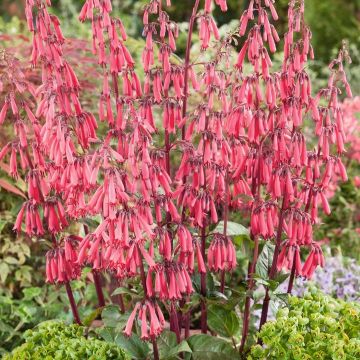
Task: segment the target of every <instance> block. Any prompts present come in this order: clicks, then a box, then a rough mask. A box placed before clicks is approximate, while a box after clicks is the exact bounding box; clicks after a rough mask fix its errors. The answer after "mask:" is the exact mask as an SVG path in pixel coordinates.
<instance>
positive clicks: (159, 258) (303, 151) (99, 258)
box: [0, 0, 351, 354]
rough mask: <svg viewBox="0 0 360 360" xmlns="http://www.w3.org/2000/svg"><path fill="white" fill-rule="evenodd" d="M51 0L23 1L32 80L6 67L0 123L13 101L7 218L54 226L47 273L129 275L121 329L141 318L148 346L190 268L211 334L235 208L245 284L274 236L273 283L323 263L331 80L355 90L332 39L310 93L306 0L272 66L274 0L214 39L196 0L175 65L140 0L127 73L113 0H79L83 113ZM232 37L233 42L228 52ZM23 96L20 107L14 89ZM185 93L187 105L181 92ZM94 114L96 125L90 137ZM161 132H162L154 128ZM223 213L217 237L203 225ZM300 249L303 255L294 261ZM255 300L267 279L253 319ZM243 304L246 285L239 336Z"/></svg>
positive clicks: (339, 169) (253, 6)
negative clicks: (245, 259) (210, 278)
mask: <svg viewBox="0 0 360 360" xmlns="http://www.w3.org/2000/svg"><path fill="white" fill-rule="evenodd" d="M166 5H167V6H170V5H171V4H170V1H168V2H167V4H166ZM48 6H50V1H49V0H47V1H44V0H26V17H27V22H28V27H29V30H30V31H32V32H33V51H32V55H31V62H32V64H33V65H34V66H40V67H41V73H42V82H41V85H40V86H39V87H38V88H37V89H33V88H31V87H30V86H29V85H28V84H26V83H24V82H23V81H22V76H21V74H19V73H18V72H17V69H16V66H12V71H13V72H12V73H9V75H8V76H9V81H10V82H11V84H13V87H12V90H11V91H10V92H9V94H8V95H7V97H6V101H5V103H4V105H3V106H2V109H1V112H0V123H2V122H4V121H5V120H6V118H7V117H8V113H9V112H11V119H12V121H13V125H14V134H15V140H13V141H12V142H11V143H9V144H7V145H6V146H5V147H4V149H3V150H2V151H1V153H0V159H5V158H8V161H9V168H10V174H11V175H12V176H13V177H14V178H16V177H18V176H20V173H24V174H25V173H26V174H27V175H26V177H27V180H28V199H27V201H26V202H24V205H23V207H22V209H21V210H20V212H19V215H18V218H17V220H16V224H15V226H14V229H15V230H17V231H20V230H21V228H22V225H21V224H22V222H23V220H25V231H26V233H27V234H28V235H29V236H39V235H43V234H45V233H47V234H49V235H50V236H51V238H52V243H53V248H52V249H51V250H49V252H48V254H47V256H46V258H47V279H48V281H49V282H60V283H63V282H65V283H68V282H69V281H70V280H72V279H75V278H76V277H78V276H79V274H80V272H81V268H82V267H83V266H85V265H89V266H91V267H92V268H93V270H94V271H95V272H97V273H98V272H101V271H107V272H109V273H110V274H111V275H112V276H114V277H115V278H117V279H118V280H119V281H121V282H122V281H130V282H131V279H132V278H134V277H138V276H139V277H140V279H141V283H142V286H143V289H144V297H143V299H142V300H141V301H140V302H138V303H137V305H135V308H134V309H133V312H132V314H131V316H130V318H129V320H128V323H127V325H126V328H125V331H124V332H125V334H126V335H128V336H130V335H131V331H132V328H133V324H134V321H135V319H138V320H139V321H140V322H141V333H142V335H141V338H142V339H143V340H152V341H153V340H154V338H155V337H156V336H158V335H159V334H160V333H161V332H162V330H163V328H164V316H163V314H162V310H161V307H162V306H163V305H162V304H164V305H166V307H167V308H169V309H170V316H169V317H170V329H171V330H174V331H175V332H177V335H178V339H179V338H180V336H179V335H180V334H179V325H180V328H181V326H182V325H183V324H182V321H181V319H178V316H177V306H178V304H179V303H180V302H186V300H187V299H188V298H189V296H190V295H191V293H192V292H193V291H194V289H193V286H192V279H191V276H192V274H194V273H199V274H200V279H201V280H200V283H201V289H200V291H201V294H202V300H201V310H202V313H201V327H202V331H203V332H206V331H207V324H206V302H205V297H206V295H207V289H206V272H207V271H211V272H214V273H215V274H216V275H217V273H220V277H221V291H224V281H225V276H224V275H225V272H230V271H232V270H233V269H235V268H236V265H237V260H236V250H235V246H234V244H233V242H232V239H231V237H229V236H228V234H227V223H228V220H229V216H230V215H231V212H235V211H237V210H238V209H239V208H241V207H242V206H243V205H247V206H248V208H250V212H251V220H250V235H251V239H252V240H253V241H254V248H255V250H254V259H253V260H252V261H251V263H250V266H249V282H248V286H249V290H251V288H252V287H253V285H254V281H253V274H254V269H255V266H256V260H257V254H258V250H259V241H260V240H261V239H263V240H266V241H274V242H275V244H276V247H275V252H274V258H273V259H272V266H271V270H270V273H269V277H270V279H273V278H274V277H275V275H276V271H278V270H280V269H282V268H287V269H289V270H291V271H292V273H293V274H292V275H293V276H300V275H302V276H305V277H307V278H310V277H311V276H312V274H313V273H314V271H315V269H316V267H318V266H323V265H324V257H323V255H322V250H321V247H320V246H319V244H317V243H316V242H315V241H314V239H313V236H312V231H313V227H314V226H318V225H319V224H320V218H319V209H322V211H323V212H324V213H325V214H329V213H330V208H329V204H328V202H327V197H326V190H327V188H328V187H329V185H330V184H331V181H332V178H333V177H334V175H335V174H338V175H339V176H340V177H341V178H342V179H343V180H345V179H346V170H345V167H344V165H343V163H342V161H341V154H342V153H343V152H344V141H345V134H344V125H343V117H342V109H341V107H340V103H339V101H338V94H339V92H340V89H339V87H338V84H339V83H342V84H343V85H344V87H345V89H346V91H347V93H348V95H349V96H351V91H350V88H349V85H348V82H347V80H346V75H345V72H344V70H343V60H344V59H345V57H346V51H345V50H342V51H341V52H340V54H339V56H338V58H337V59H335V60H334V61H333V62H332V63H331V64H330V70H331V72H332V75H331V77H330V79H329V83H328V86H327V87H326V88H324V89H322V90H321V91H320V92H319V93H318V94H316V95H313V94H312V92H311V81H310V78H309V76H308V74H307V73H306V66H307V61H308V59H309V58H313V50H312V47H311V44H310V39H311V32H310V29H309V28H308V27H307V25H306V24H305V22H304V3H303V1H302V0H291V1H290V3H289V12H288V21H289V23H288V31H287V32H286V34H285V36H284V59H283V63H282V67H281V69H279V71H277V72H272V62H271V53H274V52H275V51H276V50H277V46H278V45H277V43H278V42H279V41H280V38H279V35H278V33H277V31H276V29H275V27H274V25H273V24H272V21H273V20H274V21H275V20H277V18H278V15H277V13H276V10H275V7H274V4H273V1H271V0H264V1H262V0H251V1H250V2H249V6H248V8H247V9H246V10H245V11H244V13H243V15H242V17H241V19H240V26H239V28H238V29H237V30H236V31H235V32H233V33H230V34H228V35H226V36H225V38H224V39H220V35H219V31H218V28H217V25H216V21H215V19H214V18H213V16H212V11H213V3H212V1H210V0H206V1H205V4H204V9H202V10H201V9H200V8H199V1H196V2H195V5H194V8H193V12H192V16H191V19H190V23H189V34H188V42H187V49H186V54H185V60H184V62H181V63H180V64H179V62H178V61H174V59H176V58H175V52H176V40H177V37H178V34H179V29H178V27H177V24H176V23H174V22H173V21H172V20H171V19H170V17H169V14H168V13H167V12H166V10H165V9H164V7H163V2H162V1H161V0H150V1H149V3H148V4H147V5H146V6H145V8H144V16H143V24H144V30H143V36H144V37H145V46H144V49H143V52H142V57H141V60H142V69H143V71H144V72H143V74H139V73H137V72H136V70H135V61H134V59H133V57H132V55H131V53H130V51H129V50H128V46H127V35H126V31H125V29H124V26H123V24H122V22H121V20H120V19H117V18H115V17H113V16H112V5H111V1H110V0H86V1H85V3H84V5H83V7H82V10H81V13H80V16H79V20H80V21H82V22H84V21H86V20H88V21H90V22H91V29H92V51H93V54H94V55H95V56H96V57H97V60H98V64H99V66H100V67H101V71H102V90H101V93H99V96H98V114H95V115H94V114H92V113H90V112H89V111H86V110H84V109H83V108H82V105H81V98H80V84H79V81H78V79H77V77H76V74H75V72H74V70H73V69H72V67H71V66H70V64H69V63H68V62H67V60H66V59H65V57H64V51H63V45H64V42H65V39H64V36H63V35H62V33H61V28H60V23H59V20H58V19H57V17H56V16H54V15H50V14H49V12H48ZM215 6H218V7H219V8H220V9H221V10H222V11H226V10H227V5H226V0H216V1H215ZM196 24H197V25H198V28H199V29H198V31H199V41H200V45H201V50H202V53H201V54H200V56H202V55H203V53H205V52H209V54H210V58H211V60H208V59H207V60H205V61H203V62H202V61H198V62H195V61H192V59H191V56H190V50H191V39H192V33H193V28H194V26H196ZM242 37H244V39H241V38H242ZM239 38H240V39H241V40H243V41H241V43H242V46H241V49H240V52H239V54H238V55H237V56H235V57H236V59H235V61H234V59H233V56H232V55H233V54H234V51H235V50H234V48H233V45H234V44H235V43H236V42H237V41H238V39H239ZM204 58H205V59H206V56H204ZM245 63H248V64H247V65H249V68H250V69H251V70H250V72H248V71H246V70H245V69H246V68H247V67H246V66H244V65H245ZM142 75H143V76H142ZM140 79H143V81H140ZM190 85H191V86H190ZM27 93H29V94H31V98H32V102H30V101H29V100H26V99H25V98H24V97H25V96H27V97H29V95H28V94H27ZM26 94H27V95H26ZM193 95H195V96H196V104H194V102H192V103H191V102H190V101H189V99H190V98H191V97H192V96H193ZM35 104H36V105H35ZM305 119H311V120H312V122H313V125H314V129H315V133H316V135H317V137H318V143H317V146H316V147H315V149H314V150H313V151H311V150H309V149H308V147H309V144H308V143H307V139H306V138H305V136H304V134H303V128H304V126H305ZM98 121H100V122H103V123H104V124H102V126H101V127H102V131H101V132H100V131H98ZM162 132H163V134H164V137H163V139H164V142H163V143H162V140H161V139H160V140H158V138H159V137H158V136H157V134H159V133H162ZM100 133H101V136H100V135H99V134H100ZM175 150H176V151H179V152H180V153H181V155H180V159H179V161H177V159H176V160H174V161H173V157H172V156H171V155H172V152H173V151H175ZM18 163H19V164H20V167H21V171H20V169H18ZM94 216H96V217H98V218H100V219H101V221H100V223H99V225H98V226H97V227H96V228H91V229H88V227H85V237H83V238H80V237H77V236H74V235H71V234H70V235H69V234H68V233H67V232H69V231H70V230H69V227H68V225H69V224H72V223H76V222H79V220H81V219H83V218H85V219H86V218H88V217H94ZM220 220H222V221H223V233H219V232H216V231H215V232H212V231H211V229H213V228H214V225H216V224H218V223H219V221H220ZM306 248H307V249H309V250H310V252H309V254H308V256H307V259H306V260H305V262H304V263H302V260H301V259H302V257H301V253H302V251H303V249H306ZM145 270H146V271H145ZM146 273H147V275H146ZM97 289H98V287H97ZM266 301H267V302H268V301H269V293H268V289H267V291H266V296H265V300H264V307H263V316H262V321H264V320H266V316H267V306H266ZM249 304H250V297H249V296H247V299H246V305H245V314H244V327H243V341H245V340H246V335H247V328H248V321H249V314H248V311H249ZM167 305H169V306H167ZM186 316H189V314H186ZM186 316H184V318H186ZM185 323H186V321H185ZM154 346H155V345H154ZM154 354H156V351H155V349H154Z"/></svg>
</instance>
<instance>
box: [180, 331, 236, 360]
mask: <svg viewBox="0 0 360 360" xmlns="http://www.w3.org/2000/svg"><path fill="white" fill-rule="evenodd" d="M187 343H188V344H189V347H190V349H191V350H192V356H191V359H192V360H219V359H221V360H234V359H238V358H239V354H238V352H237V351H235V349H234V348H233V347H232V346H231V344H230V343H228V342H227V341H225V340H223V339H219V338H216V337H214V336H210V335H205V334H199V335H193V336H191V337H189V338H188V339H187Z"/></svg>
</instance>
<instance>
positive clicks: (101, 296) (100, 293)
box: [92, 269, 105, 307]
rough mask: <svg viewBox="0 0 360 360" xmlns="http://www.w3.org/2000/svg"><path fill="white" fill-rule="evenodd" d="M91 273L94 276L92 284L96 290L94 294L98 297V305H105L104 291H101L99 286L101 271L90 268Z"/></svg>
mask: <svg viewBox="0 0 360 360" xmlns="http://www.w3.org/2000/svg"><path fill="white" fill-rule="evenodd" d="M92 275H93V278H94V285H95V290H96V295H97V297H98V301H99V307H103V306H105V299H104V293H103V291H102V287H101V273H99V272H98V271H97V270H94V269H93V270H92Z"/></svg>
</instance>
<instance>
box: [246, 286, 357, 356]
mask: <svg viewBox="0 0 360 360" xmlns="http://www.w3.org/2000/svg"><path fill="white" fill-rule="evenodd" d="M259 337H260V339H261V340H262V342H263V346H260V345H256V346H254V347H253V348H252V350H251V354H250V355H249V356H248V359H249V360H251V359H283V360H287V359H289V360H290V359H294V360H297V359H301V360H310V359H324V360H325V359H334V360H338V359H339V360H340V359H346V360H352V359H353V360H355V359H360V305H359V304H358V303H351V302H345V301H342V300H336V299H334V298H332V297H330V296H327V295H324V294H322V293H320V292H316V291H314V292H312V293H307V294H305V296H304V298H297V297H290V298H289V307H288V308H283V309H280V310H279V311H278V313H277V316H276V321H270V322H268V323H266V324H265V325H264V326H263V327H262V329H261V331H260V333H259Z"/></svg>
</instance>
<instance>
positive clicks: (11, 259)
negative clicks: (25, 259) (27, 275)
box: [4, 256, 19, 265]
mask: <svg viewBox="0 0 360 360" xmlns="http://www.w3.org/2000/svg"><path fill="white" fill-rule="evenodd" d="M4 261H5V262H6V263H8V264H11V265H16V264H18V263H19V260H18V259H16V258H14V257H13V256H7V257H6V258H5V259H4Z"/></svg>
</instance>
